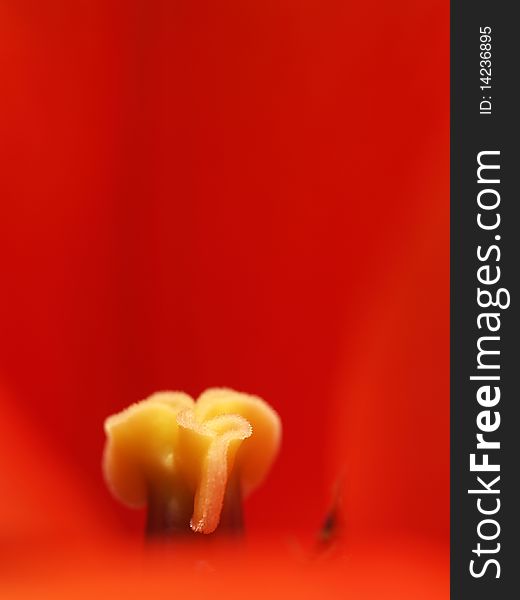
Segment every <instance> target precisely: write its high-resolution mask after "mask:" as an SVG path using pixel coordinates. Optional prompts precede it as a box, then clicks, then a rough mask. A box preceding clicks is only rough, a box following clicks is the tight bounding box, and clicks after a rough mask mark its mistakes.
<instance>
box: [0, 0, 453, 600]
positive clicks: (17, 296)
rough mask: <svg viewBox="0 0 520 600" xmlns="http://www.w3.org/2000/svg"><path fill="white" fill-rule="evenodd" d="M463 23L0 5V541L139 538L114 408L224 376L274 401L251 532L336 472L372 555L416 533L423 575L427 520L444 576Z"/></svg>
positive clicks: (235, 9)
mask: <svg viewBox="0 0 520 600" xmlns="http://www.w3.org/2000/svg"><path fill="white" fill-rule="evenodd" d="M448 19H449V5H448V3H447V2H444V1H440V0H427V1H425V2H421V3H417V2H412V1H400V2H397V3H390V2H383V1H382V0H380V1H371V2H364V3H353V2H341V1H333V0H327V1H325V2H324V1H318V0H305V1H302V0H298V1H296V0H283V1H281V2H271V1H264V2H261V3H259V2H257V3H253V2H239V1H237V0H224V1H223V2H219V3H216V2H211V1H199V0H196V1H192V2H187V1H184V0H179V1H178V2H168V1H166V0H153V1H150V2H145V1H138V0H130V1H127V2H122V1H113V0H110V1H103V2H101V1H99V0H93V1H90V2H83V1H78V2H74V3H70V2H65V1H64V0H60V1H58V0H50V1H49V2H45V3H38V2H32V1H29V0H25V1H15V0H5V1H4V2H2V3H1V4H0V57H1V58H0V73H1V78H2V93H1V95H0V136H1V139H2V143H1V146H0V179H1V184H0V186H1V207H2V209H1V212H2V216H1V220H0V266H1V273H2V283H3V286H2V294H1V295H0V407H1V408H2V414H3V415H6V417H5V418H3V419H2V421H1V423H0V431H1V433H2V435H1V436H0V466H1V468H2V469H3V472H4V473H7V476H5V475H4V478H3V482H2V488H3V491H2V494H1V496H0V547H1V548H3V550H1V549H0V553H2V552H3V551H5V552H8V553H9V554H10V555H11V551H10V550H8V549H9V548H11V547H13V548H19V550H20V556H23V555H24V553H25V552H29V546H30V545H31V544H36V541H35V540H39V542H38V543H37V548H38V550H33V551H32V552H33V553H36V554H37V555H39V554H46V553H47V552H46V551H45V550H44V548H46V547H49V548H50V547H54V546H56V547H57V548H61V547H62V545H63V543H64V540H65V541H67V539H70V538H71V537H73V538H74V539H76V538H77V539H83V538H85V539H86V538H89V539H90V538H91V537H92V536H93V535H94V534H95V535H97V533H96V532H109V535H110V536H112V535H114V536H116V538H117V536H121V537H122V538H124V539H127V540H133V541H134V542H135V540H137V539H138V538H139V535H140V530H141V526H142V514H139V513H133V512H131V511H128V510H126V509H124V508H123V507H121V506H119V505H118V504H117V503H116V502H115V501H113V500H112V499H111V498H110V497H109V496H108V493H107V491H106V489H105V487H104V484H103V481H102V478H101V472H100V457H101V451H102V447H103V430H102V423H103V420H104V418H105V417H106V416H107V415H109V414H111V413H113V412H115V411H117V410H120V409H121V408H122V407H124V406H126V405H128V404H129V403H131V402H134V401H136V400H138V399H141V398H143V397H145V396H146V395H148V394H149V393H151V392H153V391H155V390H158V389H182V390H185V391H187V392H189V393H190V394H192V395H198V393H200V392H201V391H202V390H203V389H205V388H206V387H209V386H214V385H227V386H231V387H234V388H236V389H239V390H244V391H247V392H251V393H256V394H259V395H261V396H263V397H264V398H265V399H266V400H268V401H269V402H270V403H271V404H272V405H273V406H274V407H275V408H276V409H277V410H278V411H279V413H280V415H281V416H282V419H283V423H284V441H283V449H282V452H281V455H280V458H279V460H278V462H277V463H276V466H275V468H274V470H273V472H272V474H271V476H270V477H269V479H268V481H267V482H266V484H265V486H264V487H263V488H262V489H261V490H259V491H258V492H257V493H256V494H255V495H254V496H253V497H252V498H251V499H250V501H249V502H248V503H247V506H246V511H247V513H246V515H247V520H248V525H249V531H250V533H251V535H252V536H254V535H255V533H256V534H258V533H259V532H263V533H264V534H269V532H272V534H273V535H275V536H280V535H287V536H293V535H294V536H297V537H298V539H302V540H309V539H311V536H313V535H314V534H315V532H316V531H317V529H318V528H319V526H320V524H321V521H322V519H323V516H324V514H325V513H326V511H327V509H328V507H329V504H330V501H331V495H332V490H333V489H334V486H335V484H336V483H337V482H338V481H342V482H343V490H344V491H343V499H342V510H343V520H344V522H345V532H344V533H345V536H346V538H347V539H348V540H349V544H351V546H349V548H350V550H349V552H350V553H351V554H349V556H350V555H353V556H356V550H355V548H356V543H359V544H360V555H362V556H365V557H366V556H368V555H369V554H370V553H368V552H365V551H364V550H362V548H365V546H363V544H365V543H366V541H367V540H369V539H374V540H380V539H383V540H386V542H384V543H383V544H382V546H381V545H379V546H378V548H379V550H378V552H379V553H378V554H377V556H378V557H380V559H378V560H379V563H377V564H378V565H379V568H380V567H381V565H384V564H386V563H385V560H389V561H391V560H394V559H392V558H391V556H393V554H394V552H396V553H398V555H399V556H400V557H402V556H404V555H406V552H408V556H409V560H410V561H412V562H411V563H410V564H411V567H410V569H411V570H410V581H411V580H412V579H413V577H415V576H414V575H413V574H411V573H412V571H413V565H416V564H417V561H415V562H414V560H415V559H413V560H412V558H411V557H412V556H413V555H414V554H415V543H416V542H414V541H413V540H421V542H420V543H421V544H427V545H428V544H430V546H431V548H433V549H434V550H431V552H438V554H436V557H437V558H436V559H435V561H437V562H435V561H434V562H435V564H436V565H437V564H440V565H441V566H442V568H440V570H439V573H441V575H439V577H441V579H440V580H439V582H440V583H439V585H440V586H441V588H442V589H443V590H444V592H445V595H447V588H446V577H447V564H448V562H447V561H448V554H447V544H448V541H449V540H448V536H449V437H448V436H449V388H448V385H449V192H448V185H449V171H448V169H449V150H448V147H449V144H448V142H449V137H448V136H449V87H448V86H449V83H448V81H449V66H448V59H449V55H448V52H449V44H448V36H449V21H448ZM4 488H5V490H6V491H4ZM42 507H43V509H42ZM110 539H112V538H110ZM389 540H392V541H391V542H390V541H389ZM403 540H404V541H403ZM410 540H411V541H410ZM374 543H375V542H374ZM377 543H378V544H379V542H377ZM417 543H418V542H417ZM385 544H386V546H385ZM53 545H54V546H53ZM88 547H90V546H88ZM382 547H385V548H386V549H387V550H386V552H387V554H388V557H387V559H384V558H382V557H384V552H382V550H381V548H382ZM428 547H429V546H428ZM439 548H440V550H439ZM56 552H57V553H58V556H60V554H59V551H58V550H56ZM101 552H102V551H101ZM363 552H365V554H363ZM428 552H430V550H428ZM403 553H404V554H403ZM16 556H17V553H16V552H14V554H13V555H12V556H11V559H12V560H15V559H16ZM353 560H358V559H356V558H354V559H353ZM359 560H361V559H359ZM395 560H398V559H397V558H396V559H395ZM403 560H404V559H403ZM417 560H419V559H417ZM363 564H364V565H365V566H363V567H360V568H359V572H365V571H363V569H365V568H368V567H367V566H366V564H365V563H363ZM367 564H368V563H367ZM388 564H389V563H388ZM403 564H405V563H403ZM425 564H429V559H428V560H426V563H425ZM13 568H14V567H13ZM71 568H72V571H73V572H76V571H74V569H77V573H76V575H77V577H78V578H79V577H80V575H79V572H80V568H79V566H76V567H71ZM106 568H107V569H109V570H110V569H112V572H114V573H118V572H119V571H120V570H121V569H123V567H122V565H121V564H119V563H118V565H112V566H110V565H109V566H108V567H106ZM421 568H422V567H421ZM428 568H429V567H428ZM123 570H124V569H123ZM405 571H406V569H405V568H404V567H403V568H402V569H401V570H399V569H398V572H399V573H402V574H403V577H404V576H405ZM419 571H420V569H419ZM99 577H101V579H103V577H105V575H100V576H99ZM114 577H115V576H114ZM288 577H289V579H290V576H288ZM334 577H336V578H337V579H338V582H340V581H341V573H340V572H338V574H336V575H335V576H334ZM442 578H444V579H442ZM92 581H93V582H94V583H92ZM92 581H91V584H90V585H95V581H98V580H97V579H96V577H94V578H93V579H92ZM99 581H100V580H99ZM114 581H115V579H114ZM359 581H361V580H359ZM53 585H54V584H53ZM56 585H58V586H59V585H65V584H63V581H61V580H60V582H59V583H58V584H56ZM345 585H346V584H345ZM352 585H354V584H353V583H352ZM311 587H312V586H311ZM13 589H14V588H13ZM352 589H354V588H352ZM431 589H434V588H431ZM435 589H437V588H435ZM59 593H61V592H60V591H59V590H55V594H56V596H55V597H59ZM63 594H65V592H63ZM356 597H362V596H361V595H359V596H356ZM367 597H368V596H367ZM378 597H381V596H378ZM386 597H391V596H390V595H388V596H386ZM401 597H402V596H401ZM409 597H414V598H415V597H419V596H417V595H415V596H413V595H411V596H409ZM420 597H421V598H426V597H427V596H425V595H424V594H423V595H421V596H420ZM428 597H430V596H428ZM431 597H439V596H431Z"/></svg>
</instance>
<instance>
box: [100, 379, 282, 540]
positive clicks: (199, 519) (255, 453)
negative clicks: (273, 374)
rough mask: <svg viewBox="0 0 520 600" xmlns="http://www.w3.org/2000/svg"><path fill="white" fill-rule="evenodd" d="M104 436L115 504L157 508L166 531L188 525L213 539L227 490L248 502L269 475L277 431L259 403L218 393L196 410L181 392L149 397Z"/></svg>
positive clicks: (274, 417)
mask: <svg viewBox="0 0 520 600" xmlns="http://www.w3.org/2000/svg"><path fill="white" fill-rule="evenodd" d="M105 432H106V435H107V442H106V445H105V451H104V457H103V472H104V475H105V480H106V482H107V485H108V487H109V489H110V491H111V492H112V494H113V495H114V496H115V497H116V498H117V499H119V500H120V501H121V502H123V503H124V504H126V505H128V506H131V507H140V506H144V505H145V504H147V503H148V510H149V513H150V511H152V510H153V508H154V507H153V506H151V504H155V505H156V506H159V509H157V508H156V509H155V510H156V511H157V510H159V511H161V512H162V513H165V514H162V515H160V518H159V522H160V524H161V525H160V526H161V527H163V528H168V527H171V526H172V524H173V525H175V526H176V527H177V528H179V526H182V525H183V523H182V521H183V520H184V519H186V520H188V521H189V526H190V527H191V529H192V530H193V531H196V532H201V533H212V532H213V531H215V529H216V528H217V526H218V524H219V522H220V516H221V512H222V507H223V503H224V498H225V495H226V491H227V489H228V486H229V485H230V483H232V489H233V490H239V494H240V495H241V496H242V495H243V496H245V495H247V494H249V493H250V492H251V491H252V490H253V489H254V488H255V487H257V486H258V485H259V484H260V483H261V482H262V481H263V479H264V478H265V476H266V475H267V472H268V471H269V468H270V467H271V464H272V462H273V460H274V458H275V456H276V454H277V452H278V448H279V446H280V439H281V423H280V418H279V416H278V414H277V413H276V412H275V411H274V410H273V409H272V408H271V407H270V406H269V405H268V404H267V403H266V402H265V401H264V400H262V399H261V398H259V397H257V396H251V395H248V394H243V393H239V392H235V391H233V390H230V389H226V388H215V389H209V390H207V391H206V392H204V393H203V394H202V395H201V396H200V397H199V399H198V400H197V402H194V400H193V399H192V398H191V397H190V396H188V395H187V394H184V393H182V392H159V393H156V394H153V395H152V396H150V397H149V398H147V399H146V400H143V401H142V402H138V403H137V404H134V405H132V406H130V407H129V408H127V409H126V410H124V411H122V412H121V413H119V414H117V415H113V416H111V417H109V418H108V419H107V420H106V421H105ZM234 493H235V492H234ZM240 500H241V498H239V499H238V502H240ZM186 507H188V508H186ZM186 510H189V512H191V515H189V516H187V515H186ZM154 520H155V521H157V516H154ZM187 525H188V523H186V526H187Z"/></svg>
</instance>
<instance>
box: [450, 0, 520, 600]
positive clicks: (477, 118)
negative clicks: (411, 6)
mask: <svg viewBox="0 0 520 600" xmlns="http://www.w3.org/2000/svg"><path fill="white" fill-rule="evenodd" d="M515 4H516V3H514V2H505V1H498V2H491V1H489V0H488V1H487V2H483V1H481V0H453V2H452V3H451V597H452V598H453V599H459V598H463V599H465V598H471V599H473V600H478V599H479V598H486V599H490V598H493V599H494V600H496V599H499V598H504V599H505V598H513V597H517V596H518V595H519V594H520V592H518V591H517V589H518V584H517V582H518V578H519V577H520V564H519V560H518V540H519V537H518V534H519V531H518V530H519V527H518V522H519V517H518V515H519V513H520V494H519V489H520V486H519V485H518V478H519V476H520V469H519V461H520V419H519V410H518V406H519V404H520V393H519V381H520V352H519V346H518V339H519V336H520V331H519V325H518V323H519V319H518V303H519V302H520V294H519V291H518V279H519V277H520V217H518V216H517V215H518V214H519V213H520V211H519V210H518V205H519V204H520V184H519V181H520V161H519V153H518V149H517V145H518V130H519V127H518V118H517V114H516V113H517V111H518V107H519V106H520V105H519V101H518V96H517V92H516V90H517V89H518V86H517V85H516V83H517V79H518V62H519V58H520V50H519V48H520V46H519V40H520V31H518V22H517V20H516V19H515V17H514V15H513V12H514V11H515V8H516V6H515ZM506 590H508V591H507V592H506ZM511 594H513V595H511ZM519 597H520V596H519Z"/></svg>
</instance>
